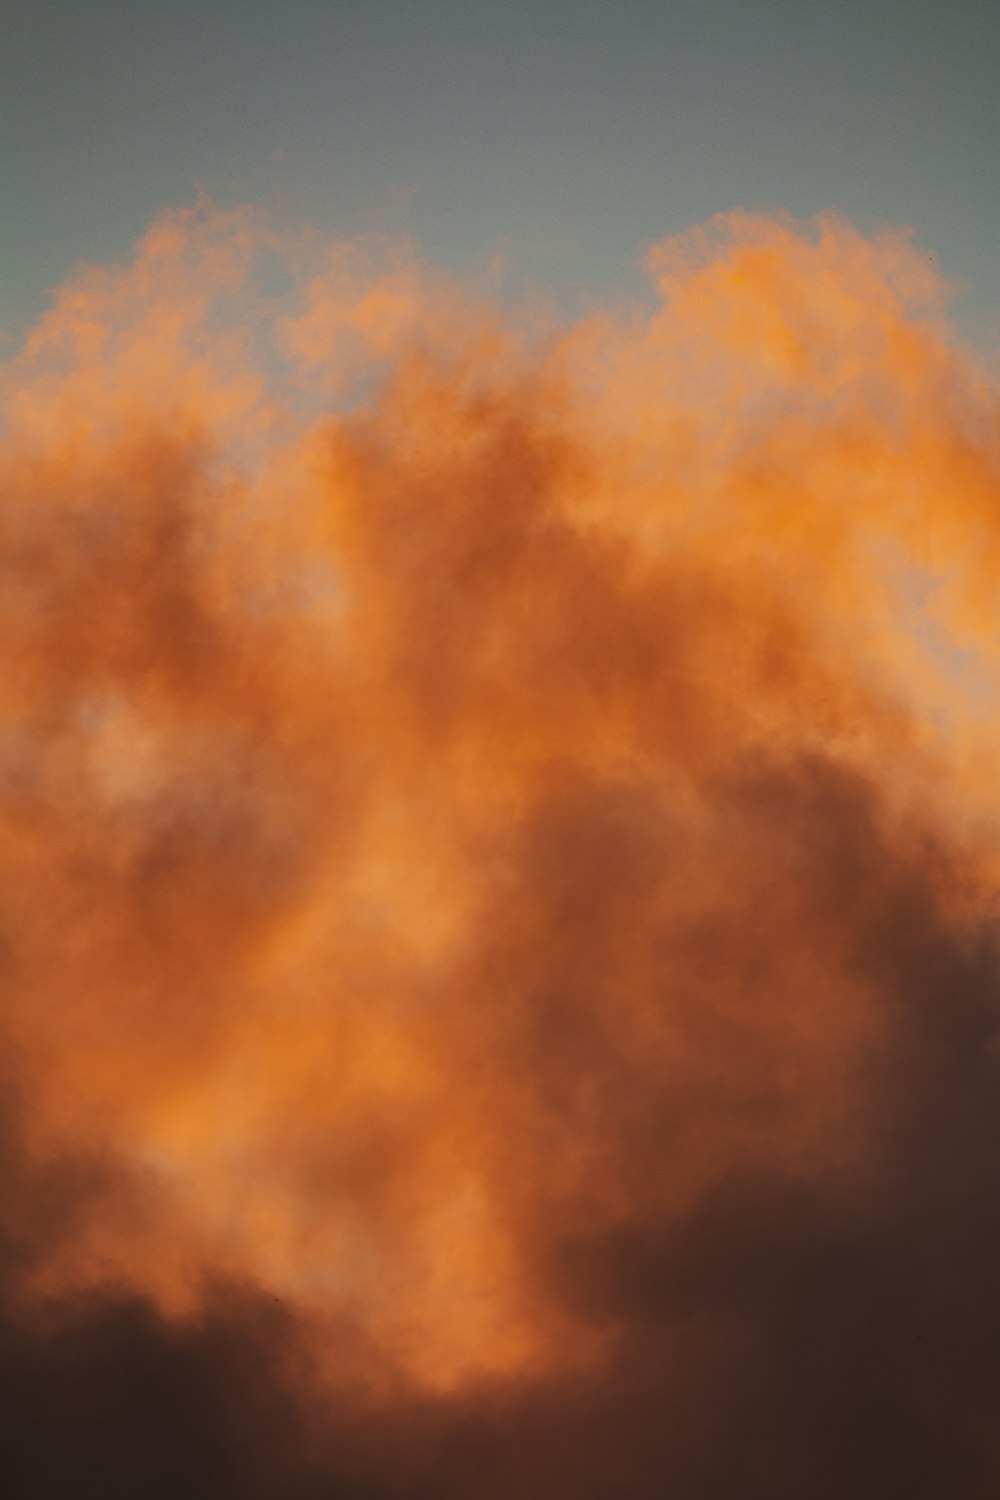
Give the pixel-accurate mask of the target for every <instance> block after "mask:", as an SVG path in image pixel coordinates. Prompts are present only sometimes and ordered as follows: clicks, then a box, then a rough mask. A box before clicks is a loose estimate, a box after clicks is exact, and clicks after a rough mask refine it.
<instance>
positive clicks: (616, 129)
mask: <svg viewBox="0 0 1000 1500" xmlns="http://www.w3.org/2000/svg"><path fill="white" fill-rule="evenodd" d="M0 14H2V18H3V31H4V45H3V49H2V56H0V101H2V102H0V124H2V129H3V136H4V141H5V149H4V152H3V159H2V163H0V194H2V202H3V205H4V234H3V245H2V249H0V255H2V261H0V298H2V302H0V327H3V328H4V329H6V330H7V331H8V332H14V333H19V332H20V331H21V330H22V329H23V327H24V323H25V321H26V320H30V319H31V318H33V317H34V316H36V315H37V313H38V312H39V310H40V309H41V308H42V307H44V305H45V301H46V297H47V296H48V295H49V294H50V292H51V289H52V288H53V287H55V286H57V285H58V284H59V283H60V282H61V281H62V280H63V279H64V278H65V277H66V276H67V275H68V274H69V272H70V271H71V269H72V268H73V266H74V265H75V264H76V263H77V262H78V261H80V260H92V261H97V262H100V263H104V262H107V261H110V260H115V259H118V258H120V257H122V256H123V255H125V254H126V253H127V251H128V249H129V247H130V246H131V244H132V243H133V241H134V240H135V239H137V238H138V236H139V235H140V234H141V232H142V231H143V229H144V228H145V226H146V224H147V222H148V221H149V219H150V218H151V217H152V216H153V215H154V214H155V213H157V212H159V211H160V210H161V209H163V208H164V207H168V206H170V207H181V206H182V205H184V204H185V203H188V202H190V201H191V199H192V197H193V195H194V193H195V192H196V190H197V187H198V186H199V185H200V186H202V187H204V189H205V190H207V191H208V192H209V193H210V194H211V195H212V197H213V199H217V200H218V201H219V202H221V203H222V204H225V205H230V204H233V203H237V202H252V203H254V204H257V205H258V206H262V207H265V208H267V209H270V210H273V211H274V212H275V213H276V214H277V215H278V217H279V218H280V219H281V220H282V221H283V222H292V221H296V222H303V223H308V224H310V225H312V226H314V227H318V228H323V229H327V230H330V231H332V232H334V233H337V234H356V233H359V232H364V233H370V232H372V231H380V232H389V233H391V234H394V235H408V236H410V237H411V238H412V239H413V241H414V242H415V244H416V245H417V246H418V247H419V249H420V250H421V251H422V252H423V253H425V254H427V255H428V256H430V257H431V258H432V259H433V260H434V261H435V263H438V264H443V265H446V266H449V267H452V268H462V269H465V270H469V269H472V268H481V267H483V266H485V265H489V264H492V263H493V262H494V261H495V259H496V257H498V256H499V257H501V258H502V261H503V265H504V267H505V269H506V271H507V274H508V275H509V276H510V277H511V278H512V284H513V285H514V286H518V285H521V284H522V283H525V282H527V283H530V284H532V285H536V286H537V287H540V288H543V289H547V290H548V291H549V292H550V293H551V294H552V295H554V296H556V297H557V298H559V299H563V300H566V299H574V298H576V299H580V298H586V297H588V296H601V295H605V294H606V293H607V292H608V291H609V290H616V289H621V290H623V291H628V292H634V291H635V290H636V289H637V288H638V287H639V286H640V277H639V275H638V273H637V271H636V265H637V262H638V261H639V260H640V259H641V256H642V252H643V248H644V247H645V246H646V245H647V244H649V243H651V242H654V241H657V240H660V239H662V238H663V237H665V236H667V235H669V234H673V233H677V232H678V231H680V230H683V229H686V228H688V227H689V226H691V225H693V224H696V223H700V222H702V221H703V220H706V219H708V218H709V217H711V215H712V214H715V213H719V212H726V211H728V210H730V209H733V208H745V209H751V210H752V209H758V208H781V209H784V210H786V211H788V212H791V213H792V214H794V215H796V216H800V217H808V216H809V215H811V214H814V213H817V212H821V211H826V210H836V211H839V212H841V213H843V214H845V215H847V216H848V217H850V218H851V219H852V220H854V221H855V222H857V223H859V224H860V225H862V226H865V227H872V226H874V225H878V224H891V225H894V226H895V225H907V226H910V227H912V229H913V230H914V232H915V234H916V236H917V239H918V242H919V244H920V245H921V246H922V247H923V248H924V249H925V250H926V251H927V253H929V254H933V255H935V256H936V257H938V259H939V261H940V264H941V266H942V268H943V271H944V273H945V275H946V276H947V277H948V278H950V279H951V280H953V281H954V282H956V283H958V284H959V286H960V287H961V288H962V292H961V300H960V302H959V304H958V308H959V311H960V312H961V314H962V317H963V320H964V322H963V326H964V327H965V329H966V331H967V332H970V333H973V334H976V335H981V334H982V333H983V332H988V335H989V336H990V337H994V336H995V332H996V324H997V318H998V315H1000V287H998V282H997V272H996V244H997V240H998V234H1000V181H998V174H1000V167H998V165H997V153H996V149H995V148H996V138H997V132H998V126H1000V105H998V104H997V97H996V96H997V90H996V75H997V68H998V64H1000V18H998V15H997V9H996V6H995V5H993V4H991V3H990V0H876V3H870V0H835V3H829V4H827V3H821V0H669V3H656V0H621V3H619V4H609V3H607V0H541V3H539V0H533V3H529V0H510V3H508V4H504V5H494V4H487V3H485V0H465V3H462V0H340V3H336V0H286V3H283V4H281V5H278V4H276V3H273V0H210V3H206V4H193V3H191V0H175V3H173V4H170V5H160V4H155V3H152V0H96V3H95V0H38V3H36V4H28V3H23V0H4V4H3V6H2V7H0Z"/></svg>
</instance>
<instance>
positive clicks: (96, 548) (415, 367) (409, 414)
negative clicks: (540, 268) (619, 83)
mask: <svg viewBox="0 0 1000 1500" xmlns="http://www.w3.org/2000/svg"><path fill="white" fill-rule="evenodd" d="M651 270H652V273H653V277H654V281H655V284H656V287H657V298H658V300H657V301H656V302H655V304H653V305H651V306H650V307H647V308H637V309H635V310H634V311H633V312H631V313H629V314H627V315H614V316H612V315H611V314H603V313H600V312H597V313H594V314H593V315H591V316H590V317H589V318H588V319H587V320H585V321H584V322H582V323H580V324H578V325H575V326H572V327H564V326H558V325H554V324H552V323H549V322H546V320H545V319H544V318H542V317H540V316H538V315H535V314H524V315H518V314H515V313H513V312H511V311H510V310H509V309H506V310H505V309H501V308H499V307H496V306H492V305H489V304H488V303H486V302H484V301H482V300H477V299H476V297H475V296H474V295H473V294H472V293H470V292H469V291H468V290H467V289H464V288H461V287H456V286H452V285H449V284H448V283H447V282H446V281H445V280H444V278H442V277H439V276H438V275H437V274H436V273H435V272H434V271H433V270H432V269H431V268H429V267H427V266H423V265H421V264H420V263H419V262H417V261H415V260H412V259H410V260H407V259H406V258H405V257H404V256H402V255H401V254H400V253H397V252H395V251H393V250H392V249H391V248H389V249H387V248H386V247H384V246H379V245H377V244H375V243H365V244H357V245H353V246H332V247H331V246H324V245H321V244H318V243H317V242H316V241H315V240H311V239H309V238H308V237H306V236H299V237H297V238H295V237H292V236H284V237H282V236H279V235H278V234H276V233H275V232H274V231H273V230H271V229H269V228H267V227H266V226H263V225H262V224H261V223H259V222H258V221H256V220H255V219H254V217H253V216H252V215H249V214H230V215H220V214H218V213H216V212H215V211H214V210H213V209H212V208H211V206H210V205H207V204H204V203H203V204H199V205H198V207H197V208H196V209H194V210H191V211H189V212H185V213H180V214H174V215H170V216H167V217H165V218H164V219H163V220H162V221H161V222H160V223H158V224H157V225H154V226H153V228H152V229H151V230H150V232H149V234H148V235H147V237H146V239H145V240H144V241H143V242H142V243H141V244H140V245H139V246H138V247H137V250H136V252H135V255H134V258H133V260H132V261H131V262H130V263H129V264H127V265H125V266H122V267H119V268H117V269H114V270H110V271H97V270H90V271H86V272H84V273H82V274H81V276H80V278H79V279H78V280H77V281H76V282H74V283H73V284H71V285H70V286H68V287H67V288H65V289H64V290H63V291H62V292H60V294H59V296H58V298H57V300H56V303H55V305H54V307H53V309H52V311H51V312H50V313H49V314H48V316H47V318H46V319H45V320H43V322H42V324H41V325H40V326H39V327H38V329H37V330H36V331H35V332H34V333H33V335H32V336H31V338H30V339H29V341H28V343H27V344H26V346H25V348H24V350H23V351H22V352H21V354H20V355H18V356H17V358H16V359H15V360H13V361H12V362H11V363H10V364H9V365H8V366H7V367H6V370H5V372H4V376H3V392H4V401H5V426H4V438H3V447H2V452H0V483H2V486H3V492H4V495H5V497H6V498H5V506H4V512H3V517H2V522H0V559H2V569H3V586H2V588H3V592H2V600H3V603H2V608H3V615H4V642H5V647H4V653H5V654H4V671H3V678H2V686H0V710H2V730H0V817H2V820H3V830H2V848H3V855H2V859H0V896H2V907H3V924H4V925H3V936H4V945H3V969H4V984H5V990H4V995H5V998H4V1000H3V1009H2V1025H3V1030H4V1036H5V1042H6V1049H5V1050H6V1053H7V1058H8V1062H7V1065H6V1074H7V1079H8V1088H7V1095H8V1099H9V1103H8V1108H7V1112H6V1116H5V1128H4V1134H3V1156H4V1161H5V1163H6V1169H5V1171H4V1187H3V1198H4V1205H3V1222H4V1224H5V1226H6V1229H5V1236H4V1239H3V1242H2V1244H3V1253H2V1257H0V1273H2V1274H0V1282H2V1307H3V1318H2V1337H0V1368H2V1371H3V1381H4V1387H5V1389H7V1390H8V1391H9V1393H10V1399H9V1400H8V1401H7V1402H6V1411H7V1415H6V1417H5V1419H4V1421H5V1433H4V1436H3V1438H2V1441H0V1472H4V1474H5V1479H6V1483H7V1489H8V1491H9V1492H11V1493H14V1494H24V1495H29V1494H30V1495H37V1494H42V1493H44V1494H53V1495H59V1494H63V1493H66V1494H69V1493H70V1492H71V1491H72V1493H74V1494H76V1495H78V1494H79V1493H80V1492H81V1491H80V1485H81V1483H83V1484H84V1486H86V1485H87V1484H90V1485H91V1487H92V1489H93V1492H94V1493H95V1494H96V1493H100V1494H102V1495H104V1496H112V1497H113V1496H115V1495H118V1494H120V1495H123V1496H124V1495H132V1494H135V1493H136V1492H137V1490H139V1489H141V1490H142V1491H143V1493H150V1494H159V1493H162V1494H164V1495H166V1494H175V1493H177V1492H178V1491H179V1490H181V1489H183V1490H184V1491H185V1492H186V1493H190V1494H192V1495H199V1494H204V1495H206V1496H207V1495H218V1494H221V1493H234V1494H240V1495H246V1496H248V1497H253V1496H257V1495H260V1496H271V1495H274V1496H277V1495H282V1496H302V1497H306V1496H309V1497H312V1496H318V1495H323V1496H341V1495H343V1496H345V1497H346V1496H351V1497H355V1496H357V1497H362V1496H364V1497H370V1500H382V1497H389V1496H400V1497H409V1496H413V1497H419V1496H422V1495H425V1494H426V1495H431V1494H433V1495H435V1496H442V1495H445V1496H447V1495H455V1496H465V1495H468V1494H470V1493H473V1492H474V1493H476V1494H477V1495H482V1496H484V1497H486V1500H490V1497H495V1500H507V1497H512V1496H515V1495H518V1496H520V1495H533V1494H541V1493H546V1494H553V1495H563V1494H565V1495H567V1496H568V1495H573V1496H574V1497H588V1496H594V1497H597V1496H606V1495H612V1494H614V1495H616V1496H618V1495H626V1496H635V1497H637V1500H641V1497H645V1496H647V1495H648V1496H653V1495H662V1494H663V1493H665V1492H671V1493H673V1492H676V1493H682V1494H684V1495H685V1496H691V1497H693V1500H710V1497H716V1496H718V1497H722V1496H729V1495H732V1494H735V1493H739V1494H740V1495H745V1496H747V1497H750V1500H752V1497H754V1496H758V1495H759V1496H760V1497H761V1500H764V1497H765V1496H766V1497H768V1500H776V1497H781V1496H788V1497H789V1500H792V1497H799V1496H801V1495H803V1494H809V1495H814V1496H817V1497H823V1496H826V1495H829V1496H830V1497H834V1496H837V1497H839V1496H842V1495H844V1494H851V1495H856V1496H859V1497H862V1496H868V1495H871V1496H875V1495H884V1494H885V1493H886V1492H888V1491H895V1490H905V1492H906V1493H907V1494H912V1495H914V1496H920V1495H924V1494H926V1495H928V1496H931V1495H934V1496H937V1495H940V1494H942V1493H948V1494H953V1495H956V1496H962V1497H966V1496H968V1497H970V1500H971V1497H977V1496H980V1495H982V1496H986V1495H989V1494H992V1493H993V1492H994V1490H995V1487H996V1482H997V1477H998V1475H997V1468H998V1455H997V1451H996V1445H995V1442H994V1440H993V1438H992V1436H991V1427H992V1423H991V1412H992V1410H993V1408H994V1406H995V1399H996V1395H997V1391H996V1381H995V1379H994V1376H993V1366H994V1364H995V1360H994V1358H993V1350H994V1349H995V1345H996V1328H995V1326H994V1325H995V1323H996V1321H997V1316H998V1308H1000V1303H998V1300H997V1298H996V1295H995V1292H994V1291H993V1288H992V1273H991V1268H992V1266H993V1265H994V1264H995V1262H996V1251H997V1248H998V1247H997V1244H996V1238H997V1234H998V1228H1000V1221H998V1216H997V1211H996V1207H995V1205H996V1203H997V1202H998V1201H1000V1195H998V1192H997V1188H998V1184H997V1182H996V1181H995V1180H994V1179H995V1176H996V1168H995V1166H994V1163H995V1161H996V1160H997V1157H998V1153H997V1150H996V1146H997V1144H998V1136H1000V1120H998V1116H997V1106H996V1103H995V1100H996V1098H997V1096H998V1092H997V1086H996V1085H997V1077H996V1072H997V1060H998V1053H997V1048H996V948H995V902H996V891H997V877H998V865H997V857H996V834H995V830H996V827H997V811H998V808H997V796H996V790H995V788H996V786H997V785H998V784H1000V782H998V780H997V776H996V772H997V764H996V761H997V756H996V749H995V744H994V736H993V733H992V716H993V709H994V706H995V694H996V687H997V660H996V648H995V640H996V624H997V621H996V619H995V615H996V606H995V600H994V588H993V579H994V578H995V561H996V556H995V554H996V548H997V535H998V528H997V523H996V518H995V503H994V502H995V494H996V482H997V469H998V456H1000V455H998V447H997V441H996V433H997V422H996V417H997V398H996V391H995V387H994V385H993V384H992V383H991V377H990V376H989V375H988V373H987V372H986V370H985V369H984V367H983V366H982V365H981V364H980V363H977V361H976V359H975V357H974V356H973V354H972V353H971V351H969V350H967V349H964V348H963V347H961V346H960V345H959V344H958V342H957V341H956V340H955V339H954V337H953V335H952V334H951V332H950V331H949V328H948V325H947V322H946V319H945V315H944V311H943V308H944V294H943V291H942V288H941V286H940V284H939V282H938V281H937V280H936V278H935V276H934V275H933V273H932V272H931V270H930V269H929V267H928V263H927V261H926V259H925V258H924V257H922V256H920V255H918V254H917V253H916V252H915V251H914V250H913V249H912V248H911V247H910V245H909V243H908V241H907V239H906V237H905V236H902V235H892V234H886V235H883V236H881V237H878V238H866V237H864V236H862V235H860V234H858V233H857V232H856V231H855V230H854V229H852V228H851V227H850V226H849V225H846V224H844V223H842V222H839V221H835V220H832V219H830V220H822V221H819V222H818V223H816V224H812V225H796V224H794V223H791V222H783V221H780V220H777V219H767V218H762V217H752V216H747V215H731V216H728V217H725V218H723V219H720V220H718V221H715V222H714V223H713V224H711V225H709V226H707V227H706V228H705V229H704V230H701V231H697V232H694V233H692V234H690V235H688V236H685V237H683V238H682V239H681V240H679V241H674V242H671V243H669V244H667V245H665V246H662V247H660V248H658V249H657V250H656V251H655V252H654V253H653V255H652V257H651ZM81 1475H83V1476H85V1478H84V1479H83V1480H81ZM157 1486H159V1488H157ZM87 1492H88V1491H87V1490H86V1488H85V1489H84V1493H87Z"/></svg>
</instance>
